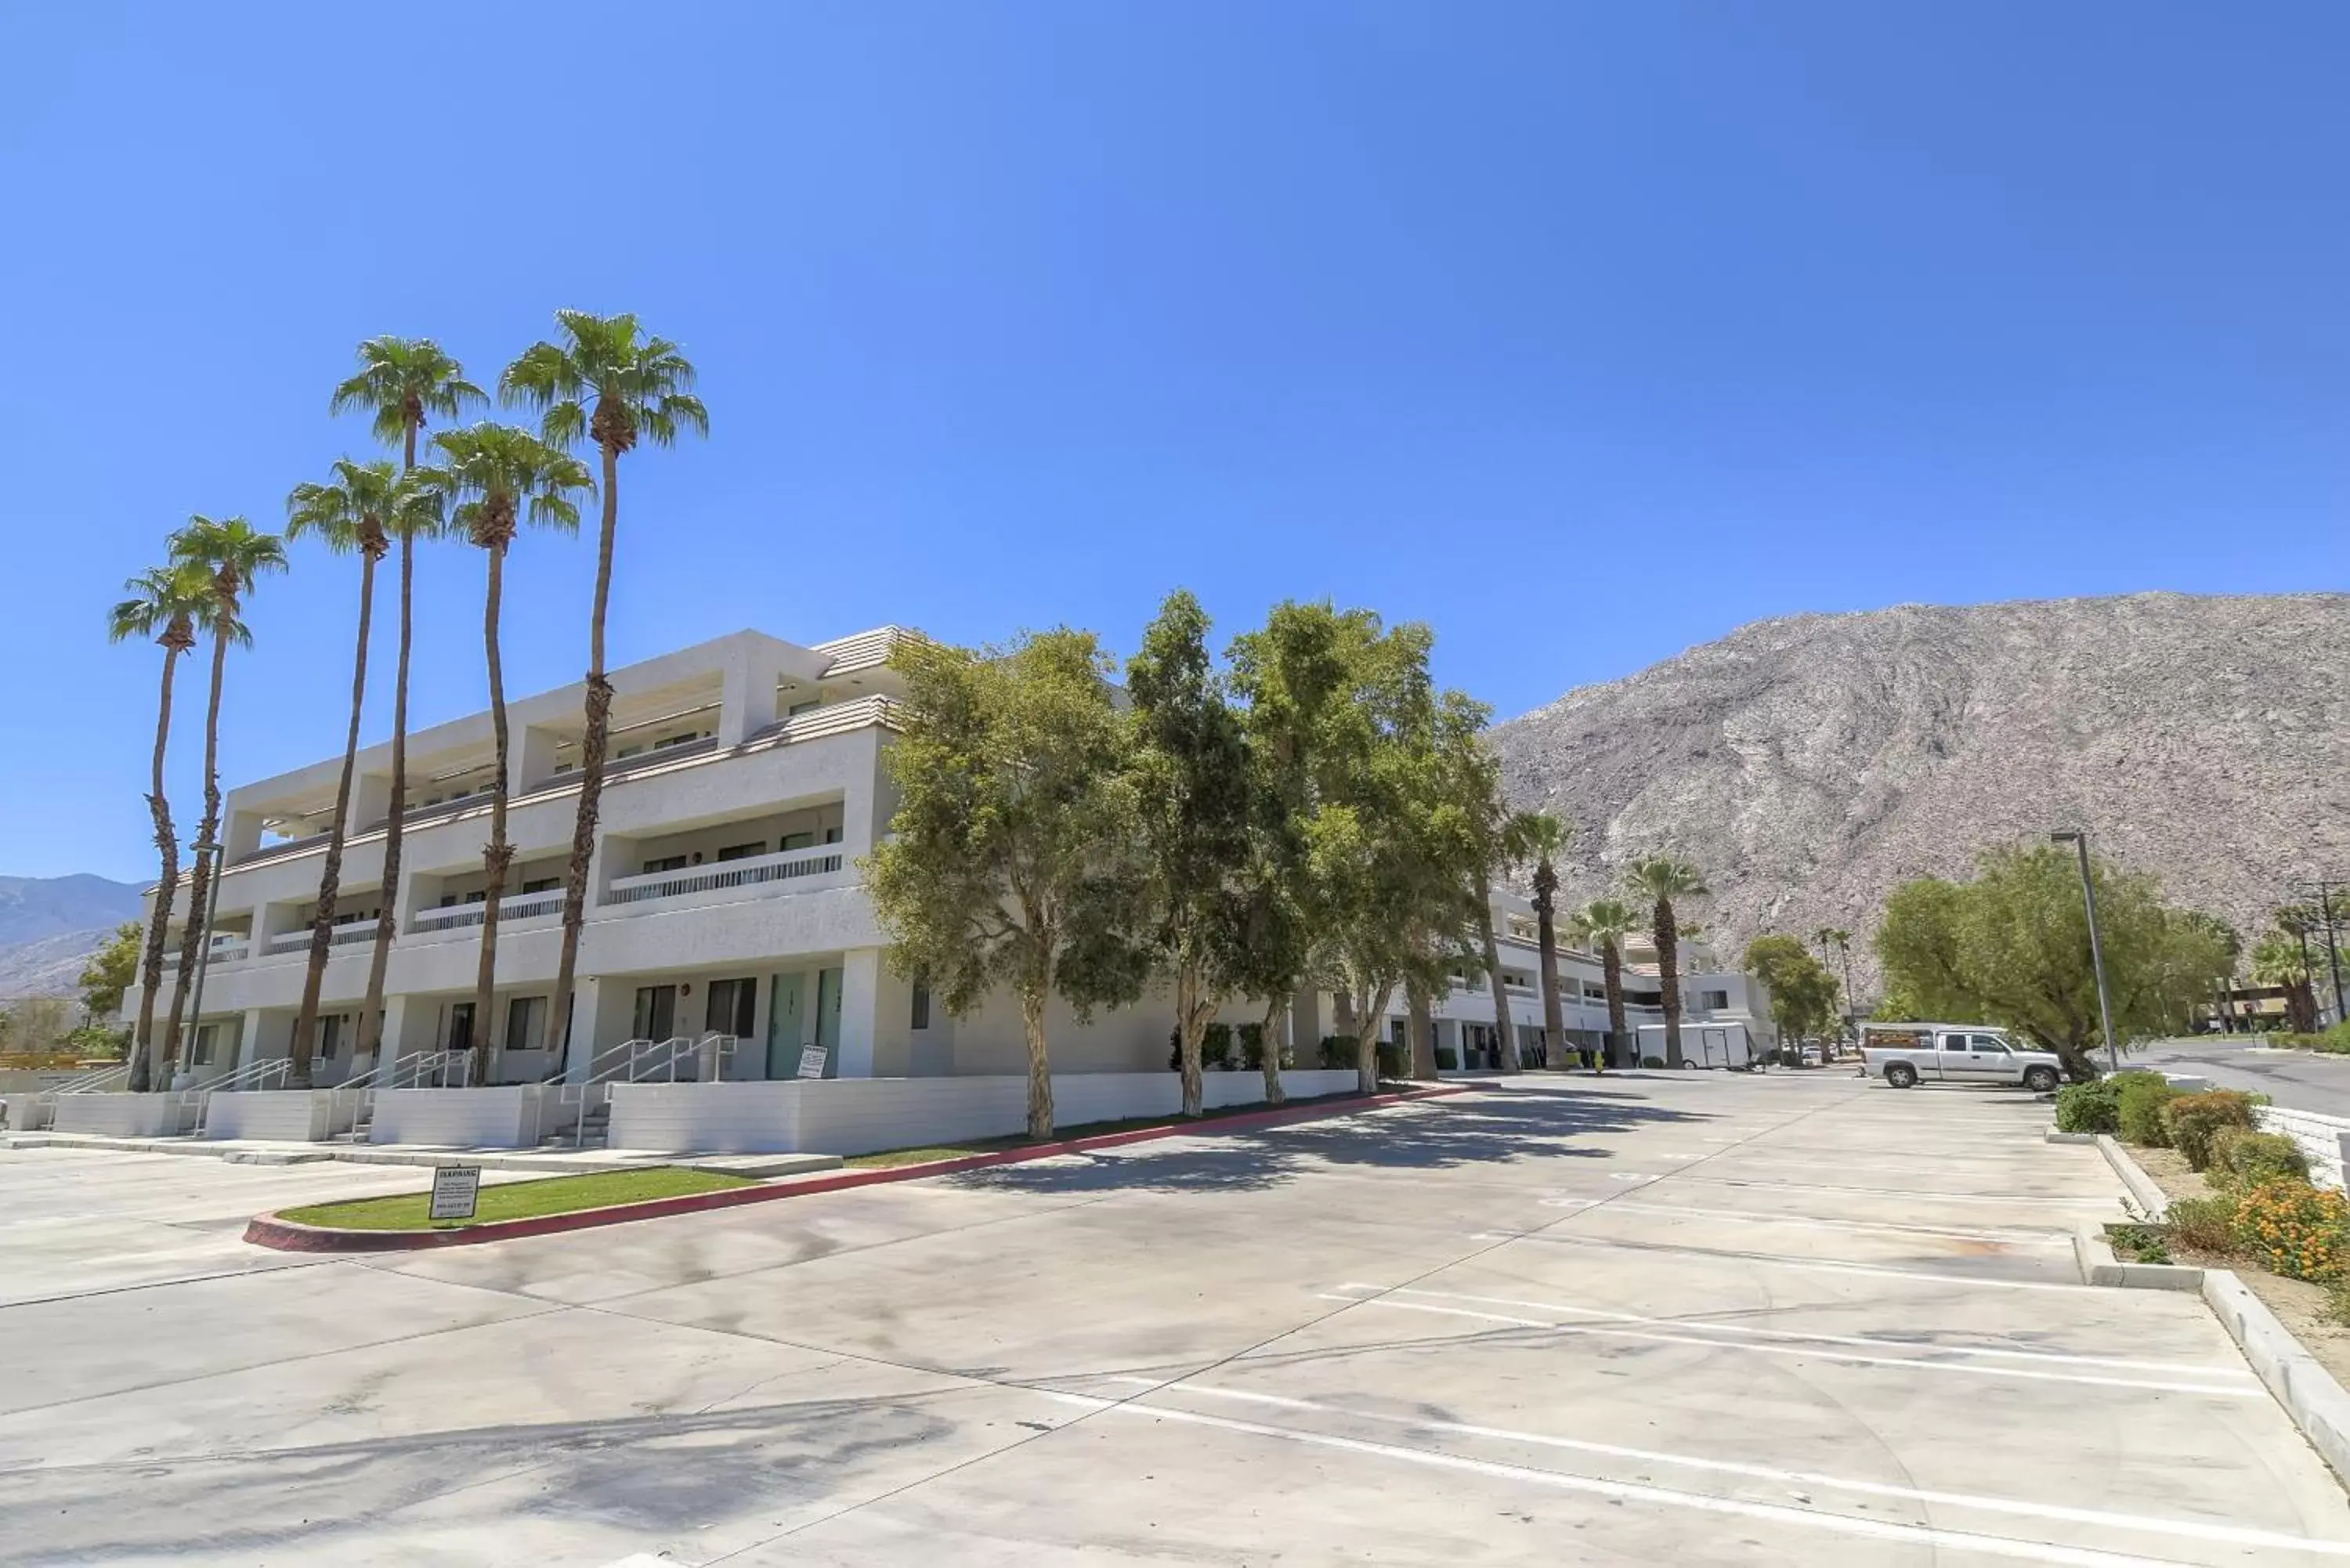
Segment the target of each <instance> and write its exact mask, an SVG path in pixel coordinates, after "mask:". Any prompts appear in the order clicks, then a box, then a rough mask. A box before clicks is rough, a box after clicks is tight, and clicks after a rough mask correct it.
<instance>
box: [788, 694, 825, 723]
mask: <svg viewBox="0 0 2350 1568" xmlns="http://www.w3.org/2000/svg"><path fill="white" fill-rule="evenodd" d="M823 706H824V701H823V699H821V698H811V699H809V700H808V701H806V702H795V703H793V704H792V705H791V706H790V707H788V708H786V709H785V710H784V717H785V718H786V719H796V718H798V717H799V716H800V715H801V714H803V713H813V712H815V711H816V710H817V709H818V708H821V707H823Z"/></svg>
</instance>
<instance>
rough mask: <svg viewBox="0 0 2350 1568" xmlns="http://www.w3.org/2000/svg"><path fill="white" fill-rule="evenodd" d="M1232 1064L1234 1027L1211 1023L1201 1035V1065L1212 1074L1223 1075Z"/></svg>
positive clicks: (1226, 1024)
mask: <svg viewBox="0 0 2350 1568" xmlns="http://www.w3.org/2000/svg"><path fill="white" fill-rule="evenodd" d="M1200 1065H1201V1067H1202V1068H1203V1069H1205V1070H1206V1071H1208V1072H1211V1073H1221V1072H1223V1071H1225V1070H1226V1069H1228V1068H1229V1067H1231V1066H1232V1025H1231V1024H1229V1023H1211V1024H1209V1025H1208V1027H1207V1028H1206V1029H1205V1030H1204V1031H1202V1032H1201V1035H1200Z"/></svg>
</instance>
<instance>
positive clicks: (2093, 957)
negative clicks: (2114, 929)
mask: <svg viewBox="0 0 2350 1568" xmlns="http://www.w3.org/2000/svg"><path fill="white" fill-rule="evenodd" d="M2048 840H2049V842H2050V843H2052V844H2070V845H2071V846H2073V847H2074V849H2076V850H2078V851H2079V852H2080V856H2081V902H2082V904H2083V905H2084V907H2085V908H2086V909H2087V910H2088V912H2089V967H2090V968H2091V969H2092V970H2094V971H2095V972H2096V976H2097V1022H2098V1023H2101V1024H2102V1025H2104V1027H2105V1031H2106V1070H2107V1071H2108V1072H2114V1073H2118V1072H2120V1071H2121V1070H2122V1055H2121V1048H2120V1047H2119V1046H2118V1045H2116V1044H2115V1043H2114V1007H2113V1003H2112V1002H2110V1001H2109V1000H2107V998H2106V946H2105V942H2104V940H2102V939H2101V938H2099V937H2098V935H2097V888H2096V884H2095V882H2093V881H2091V880H2090V879H2089V836H2088V835H2087V834H2086V833H2085V832H2082V831H2080V830H2079V829H2077V828H2074V829H2067V830H2066V831H2064V832H2062V833H2052V834H2050V835H2049V836H2048Z"/></svg>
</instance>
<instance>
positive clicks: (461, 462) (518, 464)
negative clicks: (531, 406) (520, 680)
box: [425, 422, 595, 1084]
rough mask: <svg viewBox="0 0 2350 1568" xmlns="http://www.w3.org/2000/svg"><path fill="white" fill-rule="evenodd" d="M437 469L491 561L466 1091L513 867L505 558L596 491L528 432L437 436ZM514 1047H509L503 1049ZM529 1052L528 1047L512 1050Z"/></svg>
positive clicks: (484, 1049) (485, 1066) (455, 515)
mask: <svg viewBox="0 0 2350 1568" xmlns="http://www.w3.org/2000/svg"><path fill="white" fill-rule="evenodd" d="M432 446H433V449H434V450H435V451H436V452H439V453H440V455H441V459H442V466H441V467H440V468H438V469H435V470H432V471H429V473H428V477H427V478H426V480H425V483H426V484H427V485H428V487H430V488H431V489H432V490H433V491H435V492H436V493H440V494H442V495H443V496H445V497H446V498H447V500H448V501H449V502H450V503H451V504H452V511H451V513H450V522H451V524H452V525H453V526H454V527H456V528H458V529H461V530H463V533H464V535H465V537H466V539H467V540H469V541H470V542H472V543H473V545H477V546H479V547H480V549H481V551H482V553H483V554H484V556H486V557H487V558H488V561H489V576H488V580H487V587H486V588H485V590H484V593H483V596H482V651H483V654H484V659H485V660H486V662H487V664H488V667H489V677H490V734H491V737H492V743H493V747H494V752H495V754H496V762H495V763H494V766H495V770H496V771H495V772H494V774H492V775H491V779H490V841H489V842H488V843H487V844H485V845H484V846H482V873H483V876H484V877H485V878H486V879H487V881H486V885H485V888H484V892H483V895H482V898H483V903H482V953H481V961H480V962H479V963H478V964H477V965H476V966H475V970H474V977H473V1063H472V1068H473V1070H472V1073H471V1074H470V1075H469V1077H468V1079H467V1081H468V1082H470V1083H474V1084H486V1083H488V1082H489V1075H490V1045H491V1039H490V1033H491V1027H492V1023H493V1019H492V1009H493V1008H494V1005H495V1002H496V993H497V958H498V903H499V900H500V899H501V898H503V896H504V892H505V885H506V876H507V873H508V872H510V871H511V870H512V869H513V867H514V846H513V845H511V844H509V843H507V842H506V800H507V797H508V795H509V794H511V793H512V790H513V780H512V779H511V778H510V777H509V776H508V770H507V745H506V680H505V665H504V660H503V659H502V658H501V655H500V649H499V647H498V614H499V609H500V607H501V605H502V603H503V600H504V592H505V560H506V550H507V548H508V547H509V546H510V545H513V543H514V540H515V535H516V534H517V533H518V532H520V530H521V528H522V525H523V524H524V523H525V521H526V522H528V523H530V524H533V525H535V526H537V527H541V528H548V529H553V530H556V531H557V532H560V533H565V534H569V533H572V532H574V531H576V530H577V528H578V526H579V504H578V502H577V499H576V497H577V495H578V493H580V492H581V491H584V490H588V489H592V488H593V487H594V484H595V482H594V481H593V480H592V479H590V478H589V477H588V476H587V465H586V464H585V463H583V462H580V461H579V460H578V459H577V458H576V457H573V456H571V455H569V454H568V453H567V452H558V451H556V449H555V448H553V447H551V446H548V445H547V444H546V442H545V441H540V440H539V439H538V438H537V437H536V436H534V435H532V434H531V433H530V432H529V431H520V430H516V429H515V428H514V427H513V426H511V425H497V424H490V423H487V422H484V423H482V424H477V425H473V426H470V427H468V428H466V429H464V430H454V431H442V432H441V433H440V434H439V435H437V436H434V437H433V438H432ZM506 1044H508V1046H509V1047H514V1042H512V1041H508V1042H507V1043H506ZM515 1048H518V1049H527V1047H526V1046H524V1047H515Z"/></svg>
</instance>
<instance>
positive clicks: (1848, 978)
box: [1798, 926, 1856, 1055]
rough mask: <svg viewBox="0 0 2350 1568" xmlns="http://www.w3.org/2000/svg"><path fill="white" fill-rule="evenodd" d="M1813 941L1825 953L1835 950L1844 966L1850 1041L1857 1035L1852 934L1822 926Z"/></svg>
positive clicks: (1845, 999) (1845, 1016) (1846, 1026)
mask: <svg viewBox="0 0 2350 1568" xmlns="http://www.w3.org/2000/svg"><path fill="white" fill-rule="evenodd" d="M1812 940H1813V941H1814V942H1815V943H1817V944H1818V945H1819V950H1820V951H1822V952H1824V953H1825V952H1828V951H1831V950H1833V951H1834V952H1835V955H1836V957H1837V959H1838V960H1839V961H1841V962H1842V964H1843V966H1844V1032H1845V1035H1846V1038H1847V1039H1849V1038H1850V1037H1851V1036H1852V1035H1853V1034H1854V1033H1856V1031H1855V1030H1854V1027H1853V1008H1854V1005H1855V1003H1854V1002H1853V999H1852V933H1851V932H1850V931H1848V930H1846V929H1844V928H1843V927H1841V926H1822V927H1820V928H1819V929H1817V930H1814V932H1813V933H1812ZM1798 1054H1799V1055H1800V1053H1798Z"/></svg>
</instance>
